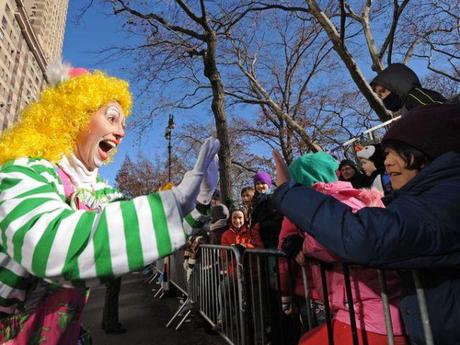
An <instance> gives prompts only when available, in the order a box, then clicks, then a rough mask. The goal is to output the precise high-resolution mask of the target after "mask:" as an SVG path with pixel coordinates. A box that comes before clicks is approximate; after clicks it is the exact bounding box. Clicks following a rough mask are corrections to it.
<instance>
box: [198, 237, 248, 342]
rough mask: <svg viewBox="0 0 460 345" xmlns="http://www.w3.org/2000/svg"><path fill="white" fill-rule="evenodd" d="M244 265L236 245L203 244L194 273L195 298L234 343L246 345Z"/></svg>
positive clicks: (214, 325)
mask: <svg viewBox="0 0 460 345" xmlns="http://www.w3.org/2000/svg"><path fill="white" fill-rule="evenodd" d="M241 269H242V265H241V261H240V253H239V252H238V250H237V249H236V248H235V247H227V246H219V245H210V244H209V245H208V244H206V245H201V246H200V249H199V254H198V260H197V262H196V263H195V267H194V270H193V273H192V276H191V281H192V283H191V300H192V301H193V303H196V304H197V306H198V309H199V312H200V314H201V315H202V316H203V317H204V318H205V319H206V320H207V321H208V322H209V323H210V324H211V325H212V326H213V327H214V329H215V330H216V331H217V332H218V333H219V334H220V335H221V336H222V337H223V338H224V339H226V340H227V341H228V342H229V343H230V344H242V345H244V344H246V341H245V337H246V333H245V328H244V325H245V315H244V306H243V296H242V293H243V286H242V279H241V277H242V271H241Z"/></svg>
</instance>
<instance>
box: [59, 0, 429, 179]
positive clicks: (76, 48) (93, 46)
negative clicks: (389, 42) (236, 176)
mask: <svg viewBox="0 0 460 345" xmlns="http://www.w3.org/2000/svg"><path fill="white" fill-rule="evenodd" d="M88 1H89V0H84V1H69V11H68V17H67V25H66V32H65V38H64V48H63V58H64V60H65V61H68V62H70V63H71V64H72V65H74V66H82V67H88V68H96V69H102V70H105V71H106V72H108V73H109V74H111V75H114V76H117V77H121V78H124V79H127V80H129V77H130V76H129V73H128V72H127V70H129V68H130V65H132V63H133V62H132V61H130V60H129V59H128V58H124V59H123V60H117V61H109V62H108V61H105V62H101V56H100V54H98V52H99V51H100V50H102V49H104V48H110V47H113V46H116V45H120V44H122V43H123V42H126V41H127V40H128V39H132V37H131V38H128V37H127V36H126V33H125V31H124V30H123V28H122V27H121V24H122V23H121V21H120V17H118V16H114V15H113V14H111V10H110V7H108V6H107V5H102V2H101V1H94V4H93V6H92V7H91V8H90V9H89V10H88V11H87V12H86V13H85V15H84V16H83V17H81V18H80V20H79V21H77V19H78V18H79V16H78V15H79V14H80V12H81V7H82V6H84V5H85V4H87V3H88ZM377 36H378V35H377ZM376 38H377V39H378V38H379V37H376ZM410 65H411V67H413V68H415V69H416V70H417V72H418V73H420V74H423V72H424V68H420V66H419V63H418V62H417V61H415V60H414V61H412V62H411V64H410ZM360 67H362V68H363V67H364V70H363V72H364V74H365V75H366V76H367V77H368V78H369V79H371V78H372V77H373V76H374V75H375V74H374V73H373V72H372V71H371V70H370V68H369V67H370V66H367V68H366V65H365V64H360ZM343 71H344V74H343V77H344V78H350V76H349V75H348V73H347V72H345V68H343ZM350 81H351V80H350ZM141 103H142V102H140V100H139V99H136V98H135V102H134V104H135V106H134V110H133V113H134V114H138V115H139V114H142V111H146V110H145V109H141V107H140V104H141ZM239 110H240V111H243V110H244V109H239ZM252 111H253V110H251V109H249V108H246V110H244V111H243V113H245V114H248V115H247V116H251V112H252ZM174 112H175V120H176V124H177V127H179V128H180V126H184V125H186V123H187V122H190V121H194V120H195V121H196V120H197V119H199V121H210V120H211V118H212V117H211V115H210V109H209V105H204V106H202V107H200V108H197V109H193V110H190V111H188V112H187V113H185V112H182V113H181V112H179V111H176V110H175V111H174ZM229 113H230V112H229ZM230 115H231V114H230ZM167 119H168V114H164V116H163V115H162V116H160V117H158V118H157V119H156V120H155V123H154V126H152V129H151V130H149V132H147V133H145V134H144V135H143V138H142V140H141V142H137V141H136V140H135V139H136V138H135V135H134V134H133V133H129V131H128V133H127V136H126V138H125V140H124V143H123V144H122V145H121V146H120V149H119V152H118V154H117V155H116V156H115V158H114V161H113V162H112V164H110V165H107V166H104V167H102V168H101V171H100V172H101V176H102V177H104V178H106V179H108V180H109V181H110V182H111V183H113V182H114V178H115V176H116V173H117V171H118V169H119V167H120V165H121V163H122V162H123V159H124V157H125V155H126V154H129V155H130V156H131V157H132V158H134V159H135V158H136V156H137V155H139V154H142V155H144V156H145V157H146V158H148V159H150V160H155V158H156V157H159V156H160V157H161V156H163V155H165V154H166V145H167V143H166V140H165V139H164V136H163V134H164V129H165V127H166V124H167ZM128 121H129V120H128ZM252 149H253V150H254V151H255V152H258V153H261V154H263V153H266V152H269V151H270V150H267V147H266V146H264V145H262V144H261V145H255V146H254V147H252Z"/></svg>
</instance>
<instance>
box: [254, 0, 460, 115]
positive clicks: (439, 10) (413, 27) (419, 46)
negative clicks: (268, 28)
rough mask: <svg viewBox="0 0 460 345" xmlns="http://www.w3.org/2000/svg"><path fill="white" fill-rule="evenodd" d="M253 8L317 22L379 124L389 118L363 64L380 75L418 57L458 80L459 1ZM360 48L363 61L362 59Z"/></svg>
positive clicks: (305, 2) (343, 0)
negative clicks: (394, 64) (398, 62)
mask: <svg viewBox="0 0 460 345" xmlns="http://www.w3.org/2000/svg"><path fill="white" fill-rule="evenodd" d="M252 4H253V5H254V6H257V8H258V10H261V11H266V10H282V11H291V12H294V13H297V15H298V16H299V17H302V18H305V19H306V20H308V18H310V17H313V18H315V20H316V21H317V22H318V23H319V25H321V27H322V29H323V30H324V33H325V34H326V35H327V37H328V39H329V40H330V42H331V44H332V47H333V49H334V51H335V52H336V53H337V56H338V57H339V58H340V60H341V61H342V62H343V63H344V64H345V67H346V68H347V70H348V72H349V75H350V76H351V78H352V79H353V81H354V82H355V84H356V86H357V87H358V89H359V91H360V92H361V93H362V95H363V96H364V97H365V98H366V100H367V102H368V103H369V105H370V106H371V108H372V109H373V110H374V111H375V112H376V113H377V114H378V116H379V118H380V119H381V120H382V121H384V120H387V119H389V118H390V117H391V116H392V114H391V113H390V112H388V111H387V110H386V109H385V107H384V105H383V103H382V102H381V101H380V99H379V98H378V97H377V96H376V94H375V93H374V92H372V89H371V87H370V85H369V83H368V82H367V80H366V79H365V77H364V74H363V72H362V67H363V66H366V64H368V66H370V67H371V68H372V70H374V71H376V72H379V71H381V70H382V69H383V68H384V66H385V64H390V63H392V62H394V57H395V56H399V57H400V60H401V61H403V62H405V63H407V62H408V61H409V60H410V59H411V58H413V57H419V58H423V59H425V60H426V61H427V68H428V69H430V70H432V71H434V72H436V73H439V74H441V75H444V76H446V77H448V78H451V79H453V80H457V78H458V72H459V60H458V59H459V55H458V46H459V39H458V33H459V24H460V22H459V15H458V13H460V8H459V6H460V5H459V4H460V2H459V0H454V1H450V0H430V1H424V2H420V1H412V2H411V1H410V0H393V1H384V0H381V1H372V0H362V1H353V2H351V1H347V0H340V1H338V2H337V1H329V0H328V1H317V0H302V1H300V0H298V1H277V2H267V1H253V2H252ZM348 32H351V35H348V34H347V33H348ZM375 32H377V33H378V35H377V36H378V38H379V40H377V39H376V34H375ZM356 33H359V35H357V34H356ZM347 37H350V38H347ZM378 41H380V42H381V43H380V44H378ZM363 46H364V47H366V50H367V53H368V55H367V58H366V57H365V56H364V55H363V54H362V49H361V47H363ZM436 61H437V62H438V63H439V62H441V63H443V62H444V63H446V62H447V64H448V66H449V67H450V68H448V69H449V70H448V71H446V70H445V69H442V68H440V67H435V63H436ZM360 65H361V66H362V67H360Z"/></svg>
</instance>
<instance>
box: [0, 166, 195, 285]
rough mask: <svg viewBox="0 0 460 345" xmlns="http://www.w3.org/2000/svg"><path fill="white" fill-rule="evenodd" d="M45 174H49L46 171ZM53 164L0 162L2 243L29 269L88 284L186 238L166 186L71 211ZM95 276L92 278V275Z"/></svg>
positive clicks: (151, 258) (134, 266)
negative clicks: (100, 207) (99, 208)
mask: <svg viewBox="0 0 460 345" xmlns="http://www.w3.org/2000/svg"><path fill="white" fill-rule="evenodd" d="M44 174H49V175H50V176H45V175H44ZM54 175H56V174H55V173H54V170H53V166H52V165H51V164H50V163H49V162H46V161H41V164H39V163H37V162H34V164H33V165H32V163H31V162H30V161H28V162H18V161H17V162H15V164H7V165H4V166H2V167H1V168H0V231H1V236H0V246H1V247H2V249H3V251H4V252H5V253H6V254H7V255H8V256H10V257H11V258H12V259H13V260H14V261H15V262H17V263H19V264H20V265H21V266H22V267H24V268H25V269H26V270H27V271H28V272H30V273H32V274H33V275H35V276H38V277H40V278H44V279H46V280H48V281H51V282H57V283H59V284H62V285H67V284H68V285H76V284H79V285H82V284H85V282H86V284H85V285H92V283H89V284H88V282H94V281H97V280H99V279H102V280H104V278H107V277H112V276H116V275H120V274H123V273H127V272H129V271H133V270H136V269H140V268H142V267H144V266H145V265H147V264H149V263H151V262H153V261H155V260H157V259H159V258H161V257H163V256H166V255H169V254H170V253H172V252H173V251H174V250H176V249H178V248H180V247H181V246H182V245H184V244H185V240H186V235H185V232H184V229H183V225H182V219H181V217H180V214H179V211H178V208H177V203H176V200H175V198H174V195H173V194H172V192H171V191H165V192H161V193H154V194H151V195H147V196H141V197H137V198H135V199H133V200H129V201H118V202H113V203H110V204H108V205H107V206H106V207H105V208H104V209H103V210H102V212H94V211H83V210H79V211H74V210H72V209H71V208H70V207H69V206H68V205H67V204H66V203H65V202H64V200H63V197H62V194H61V191H60V187H59V184H60V182H59V183H58V184H57V185H56V184H55V183H53V181H52V180H51V179H54V178H55V177H56V176H54ZM95 278H97V279H95Z"/></svg>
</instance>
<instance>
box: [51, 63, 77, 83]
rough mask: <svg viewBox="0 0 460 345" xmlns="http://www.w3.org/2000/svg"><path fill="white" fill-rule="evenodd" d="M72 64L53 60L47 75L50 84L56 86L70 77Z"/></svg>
mask: <svg viewBox="0 0 460 345" xmlns="http://www.w3.org/2000/svg"><path fill="white" fill-rule="evenodd" d="M71 69H72V66H71V65H70V64H69V63H65V62H62V61H51V62H50V63H49V64H48V67H47V69H46V77H47V79H48V84H49V85H50V86H56V85H57V84H59V83H62V82H63V81H66V80H68V79H69V78H70V70H71Z"/></svg>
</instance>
